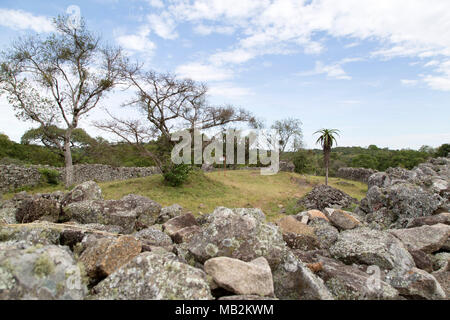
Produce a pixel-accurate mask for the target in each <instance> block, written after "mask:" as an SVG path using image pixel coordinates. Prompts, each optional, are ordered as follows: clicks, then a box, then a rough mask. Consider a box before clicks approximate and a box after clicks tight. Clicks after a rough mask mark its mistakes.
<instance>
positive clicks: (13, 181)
mask: <svg viewBox="0 0 450 320" xmlns="http://www.w3.org/2000/svg"><path fill="white" fill-rule="evenodd" d="M41 168H46V169H51V170H56V171H58V172H59V173H60V177H59V179H60V180H61V181H62V180H63V174H64V168H57V167H50V166H17V165H0V192H8V191H13V190H16V189H18V188H23V187H33V186H37V185H38V184H39V183H41V181H42V175H41V173H40V172H39V169H41ZM157 173H159V170H158V169H157V168H156V167H142V168H140V167H112V166H108V165H102V164H80V165H75V166H74V184H80V183H82V182H85V181H89V180H95V181H97V182H105V181H114V180H126V179H133V178H140V177H147V176H150V175H153V174H157Z"/></svg>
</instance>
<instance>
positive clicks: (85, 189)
mask: <svg viewBox="0 0 450 320" xmlns="http://www.w3.org/2000/svg"><path fill="white" fill-rule="evenodd" d="M102 199H103V196H102V189H100V187H99V186H98V184H97V183H95V182H94V181H86V182H83V183H82V184H80V185H78V186H76V187H75V188H73V189H72V190H71V191H70V192H68V193H67V194H66V195H65V196H64V198H63V199H62V201H61V205H62V206H63V207H64V206H67V205H69V204H71V203H73V202H80V201H87V200H102Z"/></svg>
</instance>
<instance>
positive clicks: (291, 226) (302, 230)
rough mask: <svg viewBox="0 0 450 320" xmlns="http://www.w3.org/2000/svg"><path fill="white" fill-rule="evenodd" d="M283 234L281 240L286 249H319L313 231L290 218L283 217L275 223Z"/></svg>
mask: <svg viewBox="0 0 450 320" xmlns="http://www.w3.org/2000/svg"><path fill="white" fill-rule="evenodd" d="M277 225H278V226H279V227H280V228H281V231H282V232H283V239H284V241H286V243H287V245H288V247H290V248H292V249H300V250H305V251H308V250H314V249H317V248H319V247H320V243H319V240H318V238H317V236H316V234H315V233H314V229H313V228H311V227H309V226H307V225H305V224H303V223H301V222H299V221H298V220H297V219H295V218H294V217H292V216H287V217H283V218H281V219H280V220H278V221H277Z"/></svg>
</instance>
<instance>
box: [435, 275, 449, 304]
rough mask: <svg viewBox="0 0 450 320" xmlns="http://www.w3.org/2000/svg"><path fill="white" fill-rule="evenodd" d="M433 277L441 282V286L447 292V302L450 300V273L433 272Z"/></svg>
mask: <svg viewBox="0 0 450 320" xmlns="http://www.w3.org/2000/svg"><path fill="white" fill-rule="evenodd" d="M433 277H434V278H435V279H436V281H437V282H439V285H440V286H441V288H442V290H443V291H444V292H445V295H446V297H447V300H448V299H450V271H437V272H433Z"/></svg>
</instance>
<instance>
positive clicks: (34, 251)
mask: <svg viewBox="0 0 450 320" xmlns="http://www.w3.org/2000/svg"><path fill="white" fill-rule="evenodd" d="M86 293H87V288H86V284H85V283H84V282H83V274H82V271H81V270H80V268H79V266H78V265H77V264H76V262H75V260H74V259H73V257H72V255H71V253H70V251H69V250H68V249H67V247H60V246H55V245H47V246H43V245H33V244H31V243H27V242H24V241H21V242H14V241H13V242H3V243H0V300H19V299H20V300H34V299H38V300H81V299H83V298H84V297H85V295H86Z"/></svg>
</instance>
